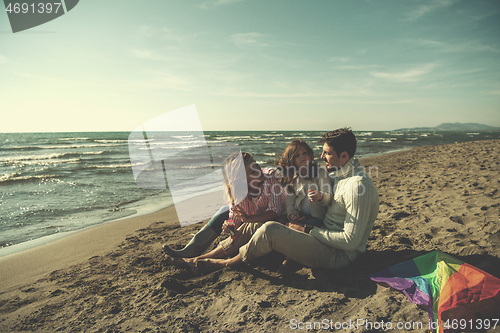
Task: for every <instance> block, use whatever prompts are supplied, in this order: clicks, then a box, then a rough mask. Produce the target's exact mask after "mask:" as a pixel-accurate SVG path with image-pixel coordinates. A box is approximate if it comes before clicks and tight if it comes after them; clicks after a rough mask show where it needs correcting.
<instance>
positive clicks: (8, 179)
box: [0, 172, 59, 185]
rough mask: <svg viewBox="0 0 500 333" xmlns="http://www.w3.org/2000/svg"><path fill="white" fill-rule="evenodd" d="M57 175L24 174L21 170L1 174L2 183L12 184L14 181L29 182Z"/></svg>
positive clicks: (0, 183) (0, 180)
mask: <svg viewBox="0 0 500 333" xmlns="http://www.w3.org/2000/svg"><path fill="white" fill-rule="evenodd" d="M57 177H59V176H57V175H31V176H22V175H21V174H20V173H19V172H13V173H10V174H7V175H3V176H0V185H10V184H13V183H25V182H26V183H27V182H32V181H45V180H47V179H53V178H57Z"/></svg>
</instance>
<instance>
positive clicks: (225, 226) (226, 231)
mask: <svg viewBox="0 0 500 333" xmlns="http://www.w3.org/2000/svg"><path fill="white" fill-rule="evenodd" d="M233 227H234V224H233ZM240 227H241V226H240ZM222 233H223V234H225V235H228V236H229V235H231V233H230V232H229V223H228V222H227V220H225V221H224V223H222ZM240 233H241V230H240V228H238V229H236V228H234V234H235V235H236V236H237V235H239V234H240Z"/></svg>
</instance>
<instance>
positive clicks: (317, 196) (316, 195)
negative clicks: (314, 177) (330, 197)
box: [307, 190, 323, 202]
mask: <svg viewBox="0 0 500 333" xmlns="http://www.w3.org/2000/svg"><path fill="white" fill-rule="evenodd" d="M307 196H308V197H309V200H311V201H312V202H315V201H321V200H323V194H322V193H321V192H318V191H315V190H309V191H308V193H307Z"/></svg>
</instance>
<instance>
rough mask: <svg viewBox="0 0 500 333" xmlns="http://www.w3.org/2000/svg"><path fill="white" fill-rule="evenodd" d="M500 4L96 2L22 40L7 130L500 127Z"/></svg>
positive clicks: (6, 61) (9, 82) (449, 0)
mask: <svg viewBox="0 0 500 333" xmlns="http://www.w3.org/2000/svg"><path fill="white" fill-rule="evenodd" d="M499 22H500V2H499V1H496V0H484V1H483V0H475V1H458V0H434V1H424V0H401V1H396V0H381V1H375V0H366V1H356V0H354V1H345V0H342V1H340V0H339V1H337V0H321V1H320V0H308V1H305V0H300V1H299V0H273V1H269V0H203V1H195V0H193V1H181V0H176V1H172V0H167V1H165V0H147V1H128V0H127V1H124V0H106V1H102V0H84V1H80V3H79V4H78V5H77V6H76V7H75V8H74V9H73V10H72V11H70V12H68V13H67V14H65V15H63V16H61V17H60V18H58V19H55V20H53V21H51V22H48V23H46V24H43V25H41V26H38V27H35V28H32V29H29V30H26V31H24V32H19V33H16V34H13V33H12V31H11V28H10V25H9V21H8V18H7V14H6V13H5V11H3V10H2V11H0V78H1V80H0V110H1V111H0V112H1V114H2V119H3V120H2V122H0V132H24V131H28V132H33V131H34V132H51V131H120V130H123V131H129V130H132V129H134V128H135V127H136V126H138V125H140V124H142V123H144V122H146V121H147V120H149V119H151V118H154V117H156V116H159V115H161V114H164V113H165V112H168V111H170V110H174V109H178V108H181V107H183V106H187V105H191V104H195V105H196V107H197V110H198V113H199V117H200V121H201V124H202V127H203V129H204V130H331V129H333V128H337V127H340V126H350V127H352V128H353V129H354V130H391V129H397V128H401V127H414V126H436V125H438V124H440V123H442V122H478V123H484V124H489V125H493V126H500V116H499V115H500V112H499V111H500V61H499V59H500V23H499Z"/></svg>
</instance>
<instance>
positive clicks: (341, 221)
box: [311, 158, 379, 261]
mask: <svg viewBox="0 0 500 333" xmlns="http://www.w3.org/2000/svg"><path fill="white" fill-rule="evenodd" d="M330 177H332V183H333V184H334V190H333V193H334V197H333V200H332V203H331V205H330V206H329V207H328V210H327V212H326V215H325V219H324V221H323V222H324V224H325V227H326V229H321V228H313V229H312V230H311V235H313V236H314V237H316V238H317V239H318V240H320V241H321V242H323V243H325V244H326V245H328V246H331V247H333V248H336V249H340V250H343V251H344V252H345V253H346V255H347V256H348V257H349V259H351V260H352V261H353V260H354V259H356V257H357V256H358V255H359V254H360V253H363V252H365V250H366V242H367V240H368V236H369V235H370V232H371V230H372V228H373V224H374V222H375V219H376V218H377V215H378V206H379V199H378V192H377V189H376V188H375V185H374V184H373V182H372V180H371V179H370V177H369V176H368V175H367V174H366V173H365V172H364V170H363V167H362V166H361V165H360V163H359V160H358V159H357V158H351V159H350V160H349V161H348V162H347V163H346V164H345V165H344V166H343V167H342V168H341V169H340V170H338V171H336V172H333V173H331V174H330Z"/></svg>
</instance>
